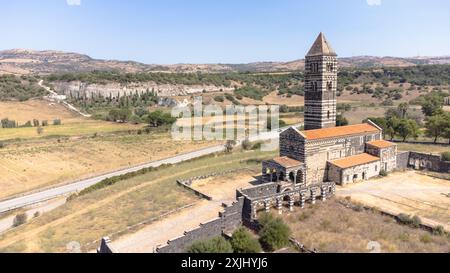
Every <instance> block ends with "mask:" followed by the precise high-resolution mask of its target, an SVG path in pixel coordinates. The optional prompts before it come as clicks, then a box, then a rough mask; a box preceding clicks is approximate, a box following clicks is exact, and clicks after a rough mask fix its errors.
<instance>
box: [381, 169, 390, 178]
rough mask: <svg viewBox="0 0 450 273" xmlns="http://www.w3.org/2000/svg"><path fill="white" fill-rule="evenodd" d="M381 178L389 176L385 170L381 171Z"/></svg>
mask: <svg viewBox="0 0 450 273" xmlns="http://www.w3.org/2000/svg"><path fill="white" fill-rule="evenodd" d="M380 176H382V177H386V176H388V173H387V172H386V171H385V170H381V171H380Z"/></svg>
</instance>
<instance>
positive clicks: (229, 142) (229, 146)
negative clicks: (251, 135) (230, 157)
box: [225, 140, 236, 153]
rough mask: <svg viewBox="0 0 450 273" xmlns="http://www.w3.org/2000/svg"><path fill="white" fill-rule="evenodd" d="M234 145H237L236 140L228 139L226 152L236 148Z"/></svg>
mask: <svg viewBox="0 0 450 273" xmlns="http://www.w3.org/2000/svg"><path fill="white" fill-rule="evenodd" d="M234 146H236V141H234V140H227V143H225V152H227V153H231V152H232V151H233V149H234Z"/></svg>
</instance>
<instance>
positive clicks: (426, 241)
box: [420, 234, 433, 244]
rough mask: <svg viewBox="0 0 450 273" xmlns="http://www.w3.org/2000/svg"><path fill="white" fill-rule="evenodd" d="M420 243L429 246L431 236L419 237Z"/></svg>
mask: <svg viewBox="0 0 450 273" xmlns="http://www.w3.org/2000/svg"><path fill="white" fill-rule="evenodd" d="M420 241H421V242H422V243H424V244H429V243H431V241H433V239H432V238H431V236H430V235H429V234H424V235H422V236H420Z"/></svg>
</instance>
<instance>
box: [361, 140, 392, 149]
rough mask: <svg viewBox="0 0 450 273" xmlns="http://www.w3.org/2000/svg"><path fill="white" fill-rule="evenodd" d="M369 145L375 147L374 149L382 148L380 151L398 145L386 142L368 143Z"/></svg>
mask: <svg viewBox="0 0 450 273" xmlns="http://www.w3.org/2000/svg"><path fill="white" fill-rule="evenodd" d="M367 144H368V145H370V146H373V147H377V148H380V149H383V148H389V147H392V146H396V145H397V144H395V143H392V142H389V141H386V140H375V141H370V142H367Z"/></svg>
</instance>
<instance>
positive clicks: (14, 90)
mask: <svg viewBox="0 0 450 273" xmlns="http://www.w3.org/2000/svg"><path fill="white" fill-rule="evenodd" d="M46 93H47V91H46V90H45V89H44V88H42V87H40V86H39V85H38V80H37V79H36V78H34V77H29V76H21V77H17V76H14V75H0V101H5V100H20V101H26V100H28V99H30V98H35V97H41V96H44V95H45V94H46Z"/></svg>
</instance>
